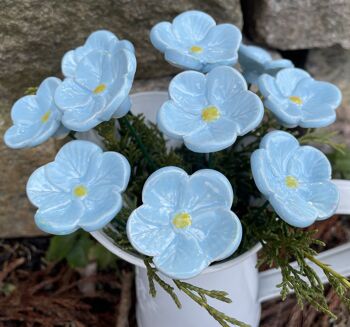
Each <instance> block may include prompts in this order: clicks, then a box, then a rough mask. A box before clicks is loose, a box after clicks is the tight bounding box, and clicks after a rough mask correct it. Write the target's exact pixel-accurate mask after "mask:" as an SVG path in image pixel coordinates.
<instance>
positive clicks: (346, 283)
mask: <svg viewBox="0 0 350 327" xmlns="http://www.w3.org/2000/svg"><path fill="white" fill-rule="evenodd" d="M304 255H305V257H306V258H308V259H309V260H310V261H311V262H313V263H314V264H315V265H317V266H318V267H320V268H321V269H322V270H323V271H324V273H325V274H326V275H329V276H333V277H334V278H336V279H337V280H338V281H339V282H340V283H341V284H342V285H343V286H344V287H346V288H348V289H349V290H350V282H349V281H348V280H347V278H345V277H344V276H342V275H341V274H339V273H337V272H336V271H335V270H334V269H332V268H331V267H330V266H329V265H327V264H325V263H323V262H321V261H320V260H318V259H317V258H315V257H313V256H312V255H310V254H309V253H304Z"/></svg>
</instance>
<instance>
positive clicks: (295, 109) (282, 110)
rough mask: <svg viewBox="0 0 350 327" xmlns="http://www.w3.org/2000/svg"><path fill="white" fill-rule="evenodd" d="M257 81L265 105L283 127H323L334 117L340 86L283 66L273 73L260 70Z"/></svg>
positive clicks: (339, 95) (330, 122)
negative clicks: (261, 72)
mask: <svg viewBox="0 0 350 327" xmlns="http://www.w3.org/2000/svg"><path fill="white" fill-rule="evenodd" d="M258 85H259V89H260V92H261V94H262V95H263V97H264V104H265V106H266V107H267V109H269V110H270V111H271V112H272V113H273V114H274V115H275V116H276V117H277V119H278V120H279V121H280V122H281V123H282V124H283V125H285V126H287V127H295V126H301V127H306V128H314V127H316V128H317V127H324V126H327V125H329V124H332V123H333V122H334V121H335V119H336V113H335V109H337V107H338V106H339V105H340V102H341V92H340V90H339V89H338V88H337V87H336V86H335V85H333V84H331V83H327V82H320V81H316V80H314V79H313V78H312V77H311V76H310V75H309V74H308V73H307V72H306V71H304V70H302V69H298V68H286V69H283V70H280V71H279V72H278V73H277V75H276V77H272V76H270V75H266V74H264V75H262V76H261V77H260V78H259V82H258Z"/></svg>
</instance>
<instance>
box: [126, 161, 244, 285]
mask: <svg viewBox="0 0 350 327" xmlns="http://www.w3.org/2000/svg"><path fill="white" fill-rule="evenodd" d="M142 201H143V205H142V206H141V207H139V208H137V209H136V210H135V211H134V212H133V213H132V214H131V215H130V217H129V219H128V223H127V233H128V238H129V240H130V242H131V244H132V245H133V247H134V248H135V249H136V250H137V251H138V252H140V253H143V254H145V255H148V256H152V257H153V263H154V264H155V266H156V267H157V269H158V270H159V271H161V272H162V273H164V274H165V275H167V276H169V277H172V278H176V279H186V278H191V277H193V276H195V275H198V274H199V273H200V272H201V271H202V270H203V269H205V268H206V267H208V266H209V264H210V263H211V262H213V261H217V260H223V259H225V258H227V257H228V256H230V255H231V254H232V253H233V252H234V251H235V250H236V249H237V248H238V246H239V244H240V242H241V239H242V226H241V223H240V221H239V219H238V218H237V216H236V215H235V214H234V213H233V212H232V211H231V210H230V208H231V206H232V203H233V190H232V186H231V184H230V182H229V181H228V179H227V178H226V177H225V176H224V175H223V174H221V173H219V172H217V171H216V170H212V169H202V170H199V171H197V172H195V173H194V174H193V175H191V176H188V175H187V173H186V172H185V171H184V170H182V169H180V168H177V167H164V168H161V169H159V170H157V171H156V172H155V173H153V174H152V175H151V176H150V177H149V178H148V179H147V181H146V183H145V185H144V188H143V191H142Z"/></svg>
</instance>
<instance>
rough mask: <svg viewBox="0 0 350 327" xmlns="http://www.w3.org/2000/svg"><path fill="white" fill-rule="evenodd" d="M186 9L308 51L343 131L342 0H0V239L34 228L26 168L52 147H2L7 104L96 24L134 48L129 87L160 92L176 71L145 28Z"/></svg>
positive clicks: (347, 101)
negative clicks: (330, 92)
mask: <svg viewBox="0 0 350 327" xmlns="http://www.w3.org/2000/svg"><path fill="white" fill-rule="evenodd" d="M188 9H199V10H203V11H205V12H207V13H209V14H210V15H212V16H213V17H214V18H215V19H216V20H217V21H218V22H229V23H234V24H236V25H237V26H239V27H240V28H242V26H244V28H243V30H244V33H245V34H246V36H248V38H250V39H251V41H252V42H257V43H260V44H261V45H263V46H267V47H269V48H271V49H274V50H293V51H297V50H299V49H310V51H309V52H308V57H307V58H304V59H305V60H303V61H305V62H306V67H307V68H308V69H309V70H310V72H311V73H312V74H313V75H315V77H316V78H320V79H323V80H330V81H331V82H333V83H336V84H338V85H339V87H340V88H341V89H342V90H343V92H344V101H343V106H342V108H341V111H340V112H339V118H340V123H339V125H336V127H335V128H341V129H342V130H343V131H344V133H348V134H346V135H350V131H349V129H350V128H349V126H350V124H349V121H350V109H349V108H350V95H349V90H350V71H349V69H350V50H346V48H349V49H350V1H349V0H241V1H240V0H176V1H174V0H162V1H159V0H147V1H146V0H99V1H96V0H84V1H83V0H47V1H42V0H2V1H1V5H0V67H1V73H0V177H1V183H0V208H1V209H0V224H1V226H2V228H0V237H6V236H29V235H35V234H37V233H39V232H38V230H36V229H35V227H34V226H33V223H32V221H33V218H32V217H33V212H34V211H33V208H32V207H31V206H30V205H29V203H28V202H27V200H26V197H25V193H24V188H25V184H26V180H27V178H28V177H29V175H30V173H31V172H32V171H33V170H34V169H35V168H37V167H38V166H40V165H42V164H44V163H46V162H48V161H51V160H52V158H53V157H54V154H55V153H56V150H57V148H58V147H59V146H60V144H57V143H55V142H53V141H50V142H47V143H45V144H43V145H42V146H39V147H37V148H36V149H30V150H22V151H15V150H10V149H7V148H5V146H4V145H3V142H2V135H3V133H4V131H5V130H6V129H7V127H8V126H9V124H10V118H9V111H10V108H11V105H12V103H13V101H14V100H15V99H16V98H18V97H20V96H21V95H23V92H24V91H25V89H26V88H27V87H30V86H36V85H38V84H39V83H40V82H41V81H42V80H43V79H44V78H45V77H47V76H50V75H54V76H59V77H60V60H61V58H62V56H63V54H64V53H65V52H66V51H67V50H69V49H71V48H74V47H76V46H78V45H80V44H82V43H83V42H84V40H85V38H86V37H87V36H88V35H89V34H90V33H91V32H92V31H94V30H97V29H103V28H105V29H109V30H111V31H112V32H114V33H115V34H116V35H118V36H119V37H120V38H125V39H128V40H130V41H132V42H133V43H134V45H135V48H136V52H137V57H138V58H137V59H138V71H137V79H140V81H136V82H135V87H134V91H135V90H138V91H139V90H146V89H147V90H149V89H153V88H156V89H159V88H161V89H165V88H166V84H167V81H168V80H169V76H170V75H172V74H174V73H175V72H176V70H175V69H174V68H172V67H171V66H170V65H169V64H168V63H166V62H165V61H164V60H163V59H162V56H161V55H160V54H159V53H158V52H157V51H156V50H155V49H153V47H152V45H151V43H150V42H149V37H148V34H149V29H150V28H151V26H153V25H154V24H155V23H157V22H159V21H161V20H171V19H172V18H173V17H174V16H176V15H177V14H178V13H180V12H182V11H185V10H188ZM331 46H332V47H331ZM329 47H330V48H329ZM317 48H318V49H317ZM303 53H307V51H305V52H303ZM292 54H293V53H292ZM349 143H350V142H349Z"/></svg>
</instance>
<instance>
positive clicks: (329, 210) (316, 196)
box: [298, 181, 339, 220]
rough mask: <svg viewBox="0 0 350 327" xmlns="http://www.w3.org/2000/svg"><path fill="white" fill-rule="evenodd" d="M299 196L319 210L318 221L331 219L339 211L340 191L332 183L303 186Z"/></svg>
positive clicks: (325, 182)
mask: <svg viewBox="0 0 350 327" xmlns="http://www.w3.org/2000/svg"><path fill="white" fill-rule="evenodd" d="M298 191H299V194H300V196H301V197H303V198H304V199H305V200H306V201H308V202H309V203H311V204H312V206H313V207H314V208H315V209H317V210H318V217H317V220H323V219H327V218H329V217H331V216H332V215H333V214H334V213H335V211H336V210H337V207H338V203H339V191H338V188H337V186H336V185H335V184H333V183H332V182H331V181H324V182H318V183H308V184H302V185H301V186H300V190H298Z"/></svg>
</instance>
